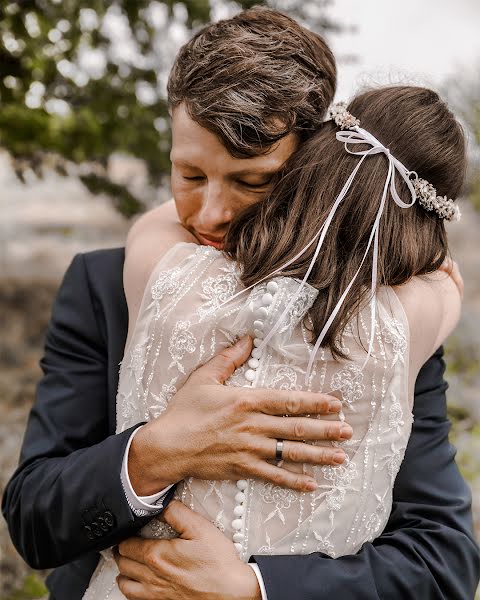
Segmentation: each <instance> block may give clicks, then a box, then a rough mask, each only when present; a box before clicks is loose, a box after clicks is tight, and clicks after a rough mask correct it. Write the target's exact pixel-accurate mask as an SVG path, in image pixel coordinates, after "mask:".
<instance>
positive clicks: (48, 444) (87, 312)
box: [2, 9, 479, 600]
mask: <svg viewBox="0 0 480 600" xmlns="http://www.w3.org/2000/svg"><path fill="white" fill-rule="evenodd" d="M335 77H336V72H335V63H334V60H333V57H332V54H331V52H330V50H329V49H328V47H327V46H326V45H325V43H324V42H323V40H321V38H319V37H318V36H317V35H315V34H313V33H311V32H309V31H307V30H305V29H304V28H302V27H300V26H299V25H298V24H297V23H295V22H294V21H292V20H291V19H289V18H287V17H285V16H283V15H280V14H279V13H276V12H274V11H268V10H258V9H253V10H250V11H246V12H244V13H241V14H240V15H237V16H236V17H234V18H233V19H230V20H228V21H224V22H220V23H217V24H214V25H210V26H208V27H206V28H205V29H204V30H202V31H201V32H199V33H198V34H197V35H196V36H195V37H194V38H193V40H192V41H191V42H189V43H188V44H187V45H186V46H185V47H184V48H183V49H182V50H181V51H180V54H179V56H178V57H177V60H176V62H175V65H174V67H173V69H172V73H171V77H170V81H169V101H170V105H171V110H172V115H173V126H174V129H173V131H174V140H173V148H172V163H173V170H172V188H173V194H174V198H175V202H176V205H177V210H178V213H179V217H180V219H181V221H182V223H183V224H184V225H185V227H186V228H187V229H189V230H190V231H191V232H192V233H193V234H194V235H195V236H196V237H197V239H198V240H199V242H200V243H202V244H208V245H212V246H215V247H221V245H222V238H223V237H224V235H225V232H226V230H227V229H228V225H229V223H230V221H231V220H232V218H233V217H234V216H235V215H236V214H237V213H238V212H239V211H241V210H242V209H243V208H244V207H245V206H247V205H248V204H250V203H253V202H258V201H261V200H262V198H263V197H264V196H265V194H266V193H267V191H268V187H269V181H270V179H271V177H272V174H273V173H275V172H276V171H278V169H280V168H281V166H282V164H283V163H284V162H285V160H286V159H287V158H288V156H289V155H290V154H291V153H292V152H294V151H295V148H296V147H297V146H298V144H301V143H302V141H303V140H304V139H306V138H307V137H308V136H309V135H310V134H311V133H312V132H313V131H315V130H316V129H317V128H318V127H319V126H320V125H321V122H322V120H323V117H324V114H325V111H326V108H327V106H328V104H329V103H330V102H331V100H332V98H333V94H334V90H335ZM136 226H138V227H141V226H142V223H141V219H140V220H139V222H138V224H136ZM123 258H124V254H123V250H121V249H115V250H105V251H97V252H92V253H88V254H85V255H79V256H77V257H75V259H74V261H73V262H72V265H71V266H70V268H69V269H68V271H67V273H66V275H65V278H64V281H63V283H62V285H61V288H60V291H59V293H58V296H57V299H56V302H55V305H54V308H53V313H52V320H51V323H50V326H49V330H48V332H47V337H46V344H45V355H44V357H43V359H42V362H41V365H42V368H43V370H44V377H43V379H42V381H41V382H40V384H39V386H38V394H37V400H36V403H35V405H34V407H33V408H32V412H31V415H30V419H29V422H28V426H27V431H26V434H25V439H24V444H23V448H22V454H21V460H20V465H19V467H18V469H17V471H16V472H15V473H14V475H13V476H12V478H11V480H10V482H9V484H8V486H7V489H6V490H5V494H4V499H3V506H2V509H3V513H4V515H5V518H6V519H7V521H8V524H9V529H10V533H11V536H12V539H13V541H14V543H15V545H16V547H17V549H18V551H19V552H20V553H21V555H22V556H23V557H24V558H25V560H27V562H29V563H30V564H31V565H32V566H33V567H36V568H48V567H58V568H57V569H56V570H55V571H54V573H53V574H52V575H51V576H50V577H49V578H48V586H49V588H50V591H51V598H53V600H64V599H67V598H68V600H76V599H77V598H78V599H80V598H81V597H82V595H83V592H84V590H85V589H86V587H87V585H88V582H89V579H90V577H91V575H92V573H93V571H94V569H95V566H96V564H97V562H98V556H99V555H98V552H99V551H100V550H102V549H104V548H107V547H110V546H112V545H116V544H119V543H120V546H119V549H118V552H117V554H116V557H117V562H118V565H119V568H120V572H121V575H120V577H119V585H120V589H121V590H122V592H123V593H124V594H125V596H126V597H127V598H130V599H137V598H142V599H147V598H148V599H152V600H154V599H158V600H170V599H172V600H173V599H174V598H175V600H200V599H202V600H204V599H206V598H212V599H213V598H216V599H219V600H220V599H223V600H226V599H231V600H233V599H238V600H240V599H242V600H247V599H248V600H259V599H261V598H262V599H263V600H265V598H268V600H313V599H316V600H323V599H327V598H330V597H331V596H332V595H333V594H335V595H336V597H337V598H339V599H341V600H350V599H352V600H353V599H356V600H360V599H362V598H368V599H369V600H371V599H375V598H377V599H386V598H388V599H389V600H390V599H392V600H399V599H407V598H408V599H409V598H412V597H416V598H421V599H422V600H423V599H427V598H431V599H444V600H447V599H448V600H452V599H457V598H458V599H465V600H467V599H471V598H473V595H474V590H475V587H476V583H477V580H478V572H479V557H478V549H477V546H476V544H475V542H474V540H473V536H472V524H471V515H470V495H469V492H468V488H467V487H466V485H465V483H464V482H463V480H462V479H461V477H460V475H459V473H458V470H457V468H456V465H455V463H454V451H453V449H452V447H451V446H450V445H449V443H448V437H447V436H448V430H449V422H448V420H447V418H446V408H445V388H446V385H445V383H444V381H443V378H442V375H443V362H442V359H441V356H442V353H441V351H438V352H437V353H436V354H435V356H433V357H432V358H431V359H430V360H429V361H428V363H427V364H426V365H425V366H424V367H423V369H422V371H421V373H420V375H419V377H418V380H417V385H416V390H415V391H416V396H415V422H414V426H413V431H412V436H411V439H410V443H409V446H408V449H407V453H406V457H405V461H404V463H403V465H402V467H401V469H400V472H399V475H398V477H397V480H396V483H395V488H394V504H393V510H392V514H391V517H390V520H389V522H388V525H387V528H386V530H385V531H384V533H383V534H382V535H381V536H380V537H379V538H378V539H377V540H375V541H374V543H372V544H365V545H364V546H363V548H362V550H361V551H360V552H359V553H358V554H357V555H355V556H347V557H342V558H339V559H336V560H331V559H330V558H329V557H328V556H325V555H324V554H321V553H314V554H311V555H308V556H300V555H296V556H294V555H287V556H254V557H252V558H251V562H252V565H253V566H252V567H250V566H248V565H245V564H244V563H242V562H241V561H240V560H239V559H238V557H237V556H236V554H235V552H234V550H233V547H232V544H231V542H230V541H229V540H227V539H226V538H225V537H224V536H223V535H222V534H221V533H220V532H219V531H218V530H217V529H216V527H214V526H213V525H212V524H210V523H209V522H207V521H205V520H204V519H202V518H201V517H200V516H199V515H196V514H194V513H193V512H192V511H190V510H189V509H188V508H187V507H185V506H183V505H182V504H180V503H178V502H171V503H170V504H168V503H169V501H170V499H171V496H172V492H173V487H170V486H171V485H172V484H173V485H174V484H175V482H176V481H178V480H180V479H182V478H183V477H185V476H193V477H200V478H204V479H238V478H239V477H245V478H248V477H254V476H261V477H262V478H264V479H267V480H270V481H273V482H274V483H276V484H277V485H285V486H289V487H296V488H297V489H298V488H301V486H302V485H304V483H305V482H304V481H302V480H288V479H287V473H286V472H284V471H285V470H282V469H274V470H273V471H272V469H271V468H268V467H267V465H268V463H266V461H263V462H261V461H259V460H246V459H245V456H246V455H245V452H243V449H244V448H250V449H251V452H252V454H251V456H249V457H248V458H253V459H255V450H254V449H253V450H252V448H254V445H253V444H252V441H253V433H252V432H254V431H257V432H258V431H261V428H260V423H261V422H262V420H263V419H262V417H264V416H265V413H270V414H271V415H273V416H272V418H273V419H274V420H275V423H276V425H275V426H272V430H271V431H270V432H269V434H267V433H266V432H265V431H261V435H263V436H264V437H265V438H266V439H268V441H269V442H270V443H271V444H272V458H273V456H274V454H275V450H274V447H275V438H283V439H285V440H287V442H286V447H287V443H288V440H302V439H305V437H306V434H305V426H306V425H307V423H306V421H305V420H304V419H302V417H301V416H298V417H295V416H292V417H290V419H283V418H282V417H281V415H282V414H284V413H290V414H294V413H297V415H302V414H305V413H314V412H317V413H319V414H322V413H325V412H327V411H328V410H329V409H330V410H332V411H335V410H338V408H336V407H335V406H334V405H329V404H328V403H329V399H328V397H323V396H321V395H316V394H302V393H298V392H297V393H296V392H288V393H286V392H282V391H279V390H277V391H273V390H268V391H267V390H265V391H261V390H246V389H245V388H234V387H228V386H222V385H220V384H221V383H223V382H224V381H225V379H226V378H228V376H229V375H230V374H231V373H232V371H233V369H234V368H235V367H236V366H238V365H239V364H241V363H242V362H243V361H244V360H245V359H246V357H247V356H248V355H249V352H250V345H249V342H248V341H243V342H240V343H239V344H237V345H235V346H233V347H232V348H230V349H227V350H226V351H224V352H223V353H222V354H221V355H219V356H218V357H216V358H214V359H213V360H212V361H211V362H210V363H207V364H206V365H204V366H203V367H202V368H200V369H199V370H198V371H196V372H195V373H194V374H193V375H192V376H191V377H190V379H189V380H188V381H187V383H186V384H185V386H184V387H183V388H182V389H180V390H178V392H177V393H176V395H175V396H174V398H173V399H172V400H171V403H170V407H171V410H170V409H169V411H167V413H165V414H163V415H161V416H160V417H159V418H157V419H155V420H154V421H151V422H149V423H148V424H141V423H139V424H138V425H137V426H135V427H132V428H131V429H129V430H126V431H124V432H122V433H120V434H118V435H115V395H116V389H117V384H118V363H119V361H120V359H121V356H122V353H123V347H124V343H125V338H126V334H127V331H126V330H127V323H128V315H127V310H126V304H125V299H124V295H123V285H122V268H123ZM220 406H224V407H225V406H227V408H228V414H229V419H230V420H228V419H227V421H226V423H225V424H224V426H223V427H222V431H218V428H217V427H215V424H214V425H213V427H212V417H213V416H214V415H215V414H216V410H218V407H220ZM233 408H235V409H236V410H233ZM307 421H309V423H308V425H309V426H312V422H313V421H316V423H315V424H314V426H315V428H316V429H315V432H313V433H314V434H315V436H316V438H317V439H348V437H349V436H350V435H351V430H349V428H348V427H346V428H345V430H343V431H342V430H341V429H340V427H339V424H338V423H337V424H333V426H332V421H322V420H316V419H309V420H307ZM287 422H288V423H287ZM192 425H194V426H192ZM287 425H288V426H289V427H291V429H290V430H289V431H285V427H286V426H287ZM186 431H188V432H189V434H188V435H185V432H186ZM239 432H240V433H239ZM249 436H250V437H249ZM219 440H223V446H219ZM219 447H221V451H218V448H219ZM228 448H230V450H228V451H227V449H228ZM237 448H238V449H239V450H238V451H237ZM240 450H242V451H240ZM200 455H201V460H199V458H198V457H199V456H200ZM257 458H258V457H257ZM289 458H291V459H294V460H295V459H296V460H297V461H298V462H303V460H304V457H303V456H296V457H289ZM334 460H340V462H341V460H342V458H340V459H335V458H334V456H333V455H331V454H326V455H325V456H323V457H322V460H321V462H325V463H332V462H333V461H334ZM270 467H271V465H270ZM167 505H168V506H167ZM165 506H167V508H166V509H165V510H163V516H164V518H165V520H166V521H167V522H169V523H170V524H171V525H172V526H173V527H174V528H175V529H176V530H177V531H178V532H179V533H180V538H179V539H176V540H172V541H167V540H141V539H138V538H136V537H134V536H135V533H136V532H137V531H138V530H139V529H140V528H141V527H142V526H143V525H145V524H146V523H147V522H148V521H149V520H150V519H151V517H152V516H153V515H155V514H158V513H159V512H161V511H162V508H163V507H165ZM60 565H63V566H60ZM98 600H102V599H100V598H99V599H98Z"/></svg>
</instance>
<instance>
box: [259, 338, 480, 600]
mask: <svg viewBox="0 0 480 600" xmlns="http://www.w3.org/2000/svg"><path fill="white" fill-rule="evenodd" d="M443 371H444V363H443V360H442V351H441V350H439V351H437V352H436V354H435V355H434V356H433V357H432V358H431V359H430V360H429V361H428V362H427V363H426V364H425V365H424V367H423V368H422V370H421V372H420V374H419V376H418V379H417V384H416V387H415V407H414V417H415V420H414V425H413V430H412V435H411V437H410V441H409V444H408V447H407V451H406V455H405V460H404V462H403V464H402V466H401V468H400V472H399V474H398V476H397V479H396V482H395V487H394V494H393V509H392V513H391V516H390V519H389V521H388V524H387V527H386V529H385V531H384V532H383V534H382V535H381V536H380V537H379V538H377V539H376V540H375V541H374V542H373V543H367V544H365V545H364V546H363V547H362V549H361V550H360V552H359V553H358V554H356V555H354V556H344V557H341V558H337V559H335V560H332V559H331V558H329V557H327V556H325V555H323V554H320V553H315V554H310V555H308V556H254V557H252V559H251V560H255V562H256V563H257V565H258V567H259V568H260V571H261V574H262V577H263V581H264V583H265V587H266V593H267V597H268V600H291V599H292V598H295V599H296V600H314V599H315V600H330V598H332V597H334V598H341V600H363V599H365V600H367V599H368V600H385V599H386V598H388V600H411V598H413V597H415V598H421V599H422V600H427V599H428V600H472V599H473V597H474V596H475V589H476V586H477V583H478V579H479V576H480V575H479V572H480V561H479V551H478V547H477V545H476V543H475V541H474V539H473V534H472V529H473V528H472V520H471V496H470V491H469V489H468V487H467V485H466V483H465V481H464V480H463V479H462V477H461V475H460V473H459V471H458V468H457V466H456V464H455V450H454V448H453V447H452V446H451V445H450V443H449V441H448V432H449V429H450V422H449V421H448V418H447V412H446V399H445V390H446V383H445V382H444V380H443Z"/></svg>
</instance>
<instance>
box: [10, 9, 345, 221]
mask: <svg viewBox="0 0 480 600" xmlns="http://www.w3.org/2000/svg"><path fill="white" fill-rule="evenodd" d="M330 2H331V0H307V1H302V0H263V1H260V2H255V1H252V0H238V1H237V2H228V0H225V1H223V2H221V1H220V0H183V1H182V2H176V1H174V0H163V1H159V0H117V1H112V0H110V1H107V0H105V1H101V0H81V1H80V0H22V1H21V2H18V1H17V2H13V1H9V0H5V1H3V2H1V4H0V103H1V108H2V110H1V111H0V146H2V147H3V148H5V149H6V150H7V151H8V152H9V153H10V155H11V157H12V159H13V162H14V167H15V170H16V172H17V174H18V176H19V177H20V178H22V177H23V174H24V173H25V172H26V171H27V170H28V169H32V170H33V171H34V172H35V174H36V175H38V176H41V174H42V170H43V169H44V167H45V165H46V164H47V165H48V166H49V167H52V166H53V168H55V169H56V170H57V171H58V172H59V173H61V174H76V173H77V171H76V170H75V167H76V166H78V165H82V169H81V174H82V177H81V179H82V181H83V182H84V183H85V184H86V185H87V187H88V188H89V189H90V190H91V191H95V192H105V193H107V194H110V195H113V196H114V197H115V199H116V200H117V206H118V208H119V209H120V210H121V211H122V212H123V213H124V214H126V215H132V214H134V213H136V212H138V211H139V210H140V209H141V208H142V203H141V201H140V200H139V199H138V198H136V197H135V196H134V195H133V194H132V193H131V191H128V190H127V189H126V188H125V187H124V186H122V185H117V184H114V182H112V181H111V180H110V178H109V175H108V161H109V157H110V156H111V154H112V153H125V154H129V155H132V156H134V157H137V158H140V159H142V160H144V161H145V163H146V165H147V168H148V173H149V177H150V181H151V183H152V184H154V185H158V184H159V183H160V182H161V180H162V177H163V176H164V175H165V174H167V173H168V172H169V170H170V163H169V158H168V154H169V146H170V129H169V124H168V112H167V106H166V102H165V97H164V94H165V79H166V73H167V72H168V70H169V67H170V64H171V62H172V60H173V57H174V55H175V53H176V51H177V49H178V46H179V45H180V43H182V42H183V41H184V40H185V39H187V38H188V37H189V35H190V33H191V31H192V30H195V29H196V28H198V27H199V26H201V25H202V24H204V23H206V22H208V21H209V20H210V19H211V18H212V17H213V16H215V15H214V13H215V10H218V8H219V7H220V8H222V9H223V12H225V10H227V11H228V12H227V14H233V12H235V11H238V10H240V9H241V8H249V7H252V6H254V5H262V4H263V5H268V6H270V7H272V8H277V9H279V10H283V11H284V12H287V13H290V14H291V15H292V16H294V17H296V18H298V19H299V20H301V21H302V22H305V23H308V25H309V26H310V27H311V28H313V29H316V30H318V31H320V32H322V33H325V32H329V31H339V30H341V26H340V25H339V24H338V23H335V22H333V21H332V20H330V19H329V18H328V16H327V15H326V9H327V7H328V5H329V4H330Z"/></svg>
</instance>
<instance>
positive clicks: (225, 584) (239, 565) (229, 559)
mask: <svg viewBox="0 0 480 600" xmlns="http://www.w3.org/2000/svg"><path fill="white" fill-rule="evenodd" d="M163 518H164V519H165V521H166V522H167V523H168V524H169V525H171V526H172V527H173V528H174V529H175V530H176V531H177V532H178V533H179V535H180V537H179V538H175V539H173V540H145V539H141V538H130V539H128V540H126V541H124V542H122V543H121V544H120V546H119V548H118V551H117V552H115V560H116V562H117V565H118V568H119V571H120V575H119V576H118V578H117V581H118V586H119V588H120V591H121V592H122V593H123V594H124V596H126V597H127V598H128V599H129V600H260V598H261V594H260V588H259V585H258V581H257V578H256V576H255V573H254V572H253V570H252V569H251V568H250V567H249V566H248V565H246V564H245V563H244V562H242V561H241V560H240V559H239V557H238V553H237V551H236V550H235V548H234V546H233V543H232V542H231V541H229V540H228V539H227V538H226V537H225V536H224V535H223V534H222V533H221V532H220V531H218V529H217V528H216V527H215V526H214V525H212V524H211V523H210V522H209V521H207V520H206V519H204V518H203V517H202V516H200V515H198V514H197V513H195V512H193V511H191V510H190V509H189V508H187V507H186V506H184V505H183V504H182V503H181V502H178V501H176V500H174V501H172V502H171V503H170V504H169V505H168V507H167V508H166V509H165V511H164V512H163Z"/></svg>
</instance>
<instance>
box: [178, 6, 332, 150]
mask: <svg viewBox="0 0 480 600" xmlns="http://www.w3.org/2000/svg"><path fill="white" fill-rule="evenodd" d="M335 87H336V66H335V59H334V56H333V54H332V51H331V50H330V48H329V47H328V45H327V44H326V42H325V41H324V40H323V38H322V37H321V36H320V35H318V34H316V33H314V32H312V31H309V30H308V29H306V28H305V27H302V26H301V25H300V24H299V23H297V22H296V21H294V20H293V19H291V18H290V17H287V16H286V15H284V14H282V13H279V12H277V11H274V10H270V9H265V8H259V7H257V8H252V9H249V10H245V11H243V12H241V13H239V14H237V15H235V16H234V17H233V18H231V19H226V20H223V21H219V22H217V23H212V24H210V25H207V26H206V27H204V28H203V29H202V30H200V31H199V32H198V33H197V34H196V35H195V36H194V37H193V38H192V39H191V40H190V41H189V42H188V43H187V44H185V45H184V46H183V47H182V48H181V49H180V52H179V53H178V55H177V57H176V60H175V63H174V65H173V67H172V70H171V72H170V77H169V81H168V102H169V107H170V110H173V109H175V107H177V106H178V105H179V104H182V103H184V104H185V107H186V109H187V111H188V113H189V115H190V117H191V118H192V119H193V120H194V121H196V122H197V123H198V124H199V125H201V126H202V127H205V128H206V129H208V130H209V131H211V132H212V133H214V134H215V135H217V136H218V137H219V138H220V140H221V141H222V143H223V145H224V146H225V147H226V148H227V150H228V151H229V152H230V153H231V154H232V155H233V156H235V157H238V158H246V157H251V156H258V155H260V154H264V153H267V152H268V151H269V150H270V149H271V147H272V145H273V144H274V143H275V142H277V141H278V140H280V139H281V138H283V137H284V136H286V135H288V134H289V133H295V134H297V135H298V136H299V138H300V140H304V139H306V138H308V137H309V136H310V135H311V134H312V133H313V132H314V131H316V130H317V129H318V128H319V127H320V125H321V123H322V121H323V120H324V117H325V112H326V110H327V107H328V105H329V104H330V103H331V102H332V100H333V96H334V94H335Z"/></svg>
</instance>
